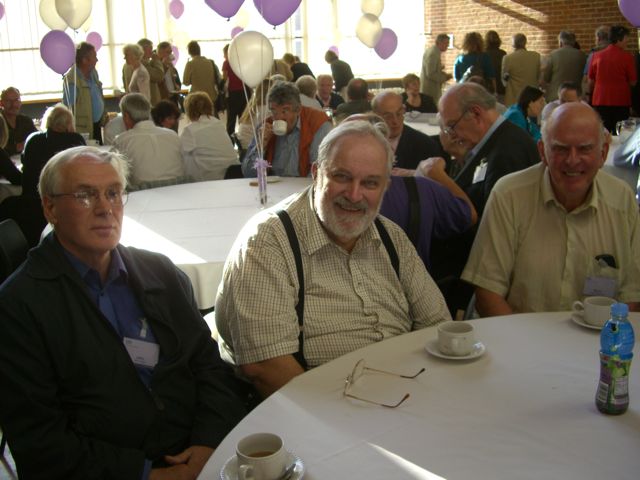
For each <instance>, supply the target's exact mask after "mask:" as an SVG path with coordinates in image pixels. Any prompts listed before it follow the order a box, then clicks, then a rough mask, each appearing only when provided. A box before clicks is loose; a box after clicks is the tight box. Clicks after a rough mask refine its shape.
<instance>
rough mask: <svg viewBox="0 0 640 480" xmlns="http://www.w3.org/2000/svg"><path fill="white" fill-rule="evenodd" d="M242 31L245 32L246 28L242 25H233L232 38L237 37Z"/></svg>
mask: <svg viewBox="0 0 640 480" xmlns="http://www.w3.org/2000/svg"><path fill="white" fill-rule="evenodd" d="M240 32H244V28H242V27H233V28H232V29H231V38H235V36H236V35H238V34H239V33H240Z"/></svg>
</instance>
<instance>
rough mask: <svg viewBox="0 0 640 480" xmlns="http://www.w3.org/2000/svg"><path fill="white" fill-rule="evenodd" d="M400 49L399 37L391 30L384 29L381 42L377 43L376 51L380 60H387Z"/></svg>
mask: <svg viewBox="0 0 640 480" xmlns="http://www.w3.org/2000/svg"><path fill="white" fill-rule="evenodd" d="M397 47H398V36H397V35H396V33H395V32H394V31H393V30H391V29H390V28H383V29H382V35H381V36H380V40H378V43H376V46H375V48H374V50H375V51H376V53H377V54H378V56H379V57H380V58H382V59H383V60H386V59H387V58H389V57H390V56H391V55H393V52H395V51H396V48H397Z"/></svg>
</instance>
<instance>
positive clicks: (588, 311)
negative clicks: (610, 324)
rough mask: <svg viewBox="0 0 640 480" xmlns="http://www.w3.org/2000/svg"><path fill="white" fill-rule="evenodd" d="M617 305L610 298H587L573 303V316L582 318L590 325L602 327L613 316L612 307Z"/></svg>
mask: <svg viewBox="0 0 640 480" xmlns="http://www.w3.org/2000/svg"><path fill="white" fill-rule="evenodd" d="M614 303H616V301H615V300H614V299H613V298H609V297H586V298H585V299H584V301H582V302H581V301H580V300H576V301H575V302H573V315H576V316H578V317H581V318H582V319H583V320H584V321H585V322H586V323H588V324H589V325H594V326H596V327H601V326H603V325H604V324H605V322H606V321H607V320H608V319H609V317H610V316H611V305H613V304H614Z"/></svg>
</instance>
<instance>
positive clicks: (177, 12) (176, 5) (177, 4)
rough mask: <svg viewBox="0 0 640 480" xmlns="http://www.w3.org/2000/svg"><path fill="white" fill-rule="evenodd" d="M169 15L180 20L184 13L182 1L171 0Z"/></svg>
mask: <svg viewBox="0 0 640 480" xmlns="http://www.w3.org/2000/svg"><path fill="white" fill-rule="evenodd" d="M169 13H170V14H171V16H172V17H173V18H180V17H181V16H182V14H183V13H184V4H183V3H182V2H181V1H180V0H171V3H169Z"/></svg>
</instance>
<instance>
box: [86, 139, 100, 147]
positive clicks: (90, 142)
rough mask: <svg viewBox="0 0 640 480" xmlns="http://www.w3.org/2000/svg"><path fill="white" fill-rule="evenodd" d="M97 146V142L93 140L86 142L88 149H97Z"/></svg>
mask: <svg viewBox="0 0 640 480" xmlns="http://www.w3.org/2000/svg"><path fill="white" fill-rule="evenodd" d="M98 145H100V144H99V143H98V141H97V140H96V139H95V138H89V139H88V140H87V146H89V147H97V146H98Z"/></svg>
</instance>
